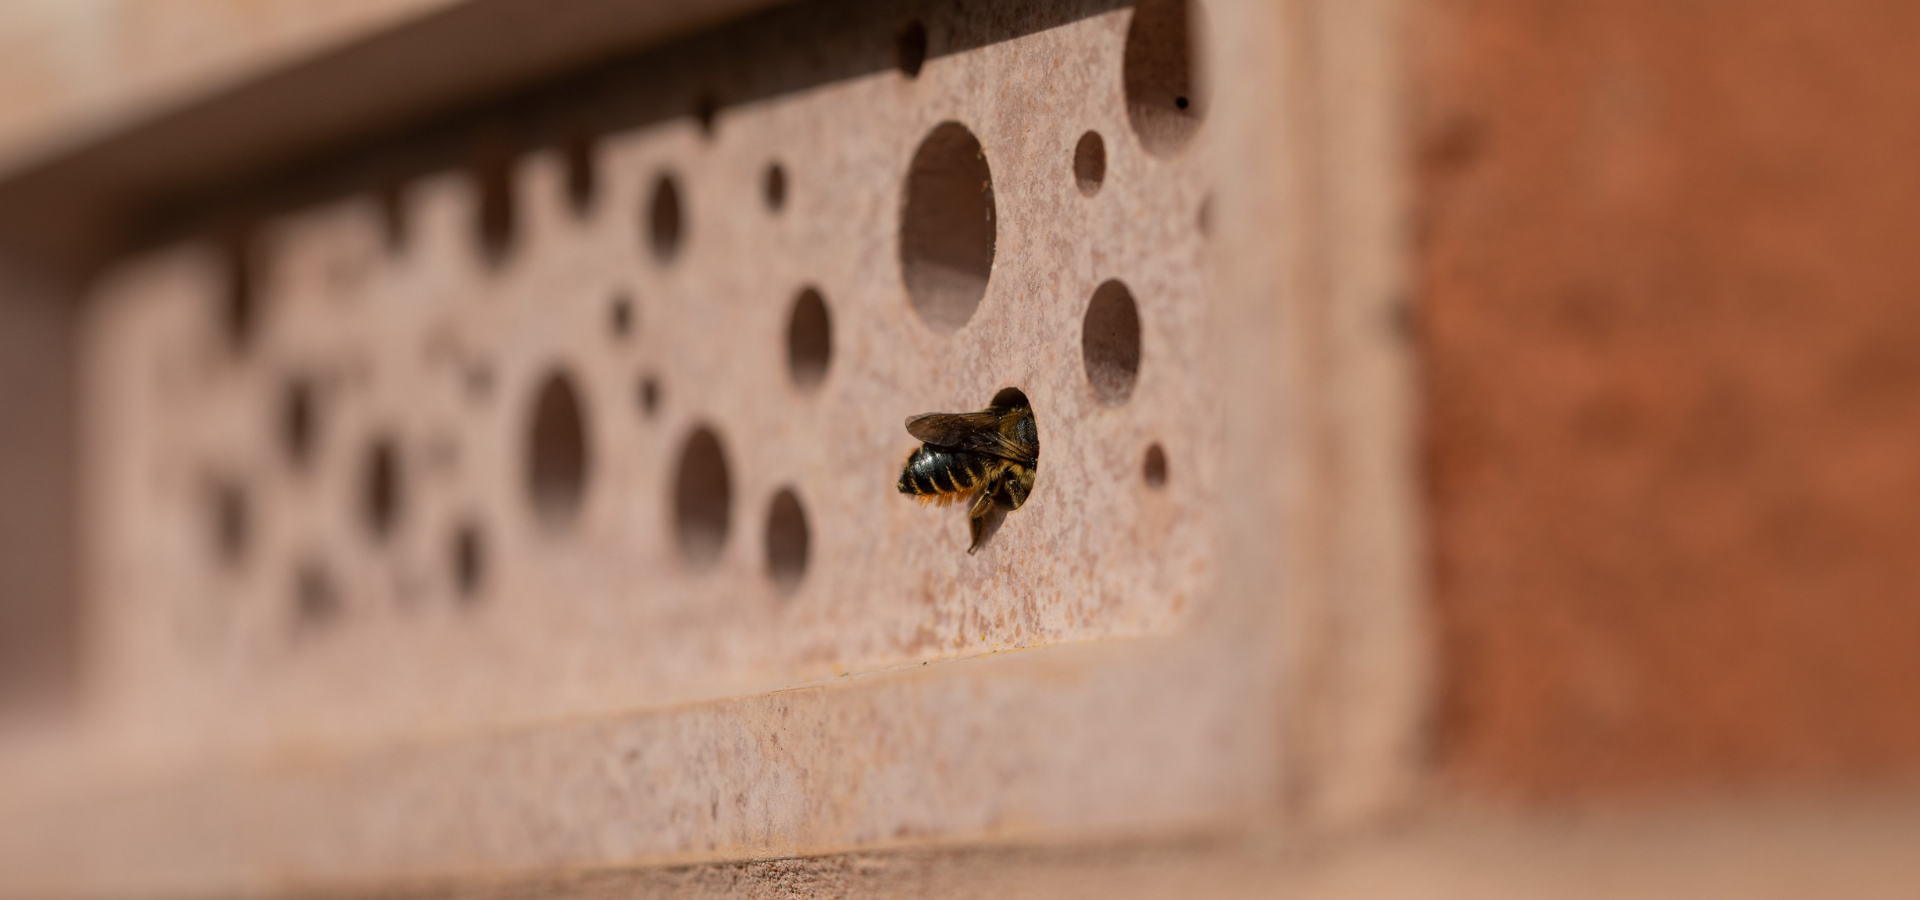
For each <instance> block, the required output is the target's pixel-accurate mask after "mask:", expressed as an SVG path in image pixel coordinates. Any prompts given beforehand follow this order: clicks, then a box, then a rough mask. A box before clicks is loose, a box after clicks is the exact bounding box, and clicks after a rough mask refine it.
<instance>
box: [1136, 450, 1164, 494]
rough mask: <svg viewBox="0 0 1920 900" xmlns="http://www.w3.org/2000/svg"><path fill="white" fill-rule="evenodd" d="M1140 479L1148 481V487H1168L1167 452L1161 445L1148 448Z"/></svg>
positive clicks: (1141, 466) (1142, 462) (1141, 467)
mask: <svg viewBox="0 0 1920 900" xmlns="http://www.w3.org/2000/svg"><path fill="white" fill-rule="evenodd" d="M1140 477H1141V478H1143V479H1145V480H1146V482H1147V487H1150V488H1163V487H1166V486H1167V451H1165V450H1162V449H1161V448H1160V445H1159V444H1154V445H1153V446H1150V447H1148V448H1147V455H1146V458H1145V459H1144V460H1142V461H1141V463H1140Z"/></svg>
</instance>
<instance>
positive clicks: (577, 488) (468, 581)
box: [218, 0, 1206, 619]
mask: <svg viewBox="0 0 1920 900" xmlns="http://www.w3.org/2000/svg"><path fill="white" fill-rule="evenodd" d="M1188 16H1189V11H1188V9H1187V8H1186V4H1185V3H1184V2H1180V0H1149V2H1147V3H1143V4H1142V5H1141V7H1140V8H1139V9H1137V10H1136V12H1135V15H1134V20H1133V23H1132V25H1131V27H1130V28H1129V32H1128V38H1127V45H1126V58H1125V63H1124V66H1123V73H1124V80H1125V87H1126V95H1127V100H1128V115H1129V120H1130V122H1131V123H1132V125H1133V126H1134V130H1135V132H1136V134H1137V136H1138V137H1139V139H1140V142H1141V145H1142V146H1143V147H1144V148H1145V149H1147V150H1148V151H1149V152H1150V153H1153V154H1155V155H1166V154H1168V153H1171V152H1173V151H1175V150H1177V149H1179V147H1180V146H1181V145H1183V144H1184V143H1185V142H1186V140H1187V138H1188V137H1190V136H1191V134H1192V132H1193V131H1194V129H1195V128H1196V127H1197V125H1198V122H1199V119H1200V113H1201V104H1200V103H1199V102H1198V100H1199V97H1198V95H1197V93H1196V92H1195V91H1194V82H1193V79H1192V76H1191V72H1190V59H1189V57H1190V50H1189V43H1188V37H1187V33H1186V27H1187V19H1188ZM926 45H927V35H926V31H925V28H924V26H922V25H921V24H920V23H918V22H917V21H916V22H913V23H910V24H909V25H908V26H907V28H905V29H904V30H903V31H902V32H901V33H900V35H899V38H898V40H897V43H896V47H897V52H898V61H899V64H900V69H901V71H902V72H903V73H904V74H906V75H907V76H908V77H917V75H918V74H919V71H920V68H921V66H922V65H923V63H924V61H925V56H926V49H927V47H926ZM701 109H702V115H701V117H700V118H701V121H702V125H703V127H704V128H705V129H707V130H709V131H710V130H711V126H712V118H713V115H714V113H715V111H716V109H717V106H716V105H715V104H713V103H712V102H711V101H710V100H709V101H707V102H704V103H702V104H701ZM567 159H568V163H569V165H568V181H567V187H568V191H569V194H570V197H571V200H572V202H573V205H574V206H575V208H576V210H578V211H582V212H584V211H585V210H587V209H589V208H591V206H592V205H593V203H594V199H595V187H596V184H597V177H596V173H595V170H594V166H593V147H592V143H591V141H590V140H585V139H582V140H578V141H574V142H572V143H570V144H569V146H568V148H567ZM1072 171H1073V176H1074V182H1075V186H1076V187H1077V189H1078V190H1079V192H1080V193H1081V194H1082V195H1084V196H1087V197H1093V196H1094V195H1096V194H1098V193H1099V191H1100V189H1101V186H1102V185H1103V183H1104V180H1105V176H1106V147H1105V142H1104V140H1103V139H1102V138H1101V136H1100V135H1099V133H1097V132H1094V131H1088V132H1086V133H1084V134H1083V135H1082V136H1081V138H1080V139H1079V141H1078V143H1077V144H1076V145H1075V148H1074V153H1073V160H1072ZM509 173H510V170H509V168H508V167H507V166H505V165H493V166H483V167H482V168H481V169H480V171H479V174H478V182H479V187H480V188H481V190H480V195H481V203H480V205H479V209H478V215H477V217H476V225H477V232H478V237H479V242H480V245H481V247H482V249H483V251H484V254H485V256H486V258H487V259H488V260H490V261H491V262H493V263H495V264H499V263H500V262H502V261H504V259H505V258H506V257H507V255H508V251H509V249H510V247H511V243H512V235H513V213H512V205H511V191H510V184H511V179H510V177H509ZM787 192H788V183H787V174H786V171H785V169H784V168H783V167H782V166H781V165H780V164H779V163H778V162H777V161H776V162H774V163H770V164H769V165H768V166H767V168H766V169H765V170H764V173H763V176H762V183H761V194H762V198H763V200H764V202H765V204H766V206H767V208H768V209H769V210H771V211H774V212H776V213H777V212H779V211H780V210H782V209H783V208H784V207H785V205H786V201H787ZM683 205H684V204H683V200H682V197H681V191H680V187H679V184H678V182H677V180H676V179H675V178H674V176H673V175H672V174H670V173H663V174H662V175H660V176H658V177H657V178H656V181H655V183H654V186H653V189H652V191H651V195H650V198H649V200H648V203H647V207H646V215H645V222H646V232H647V244H648V246H649V248H650V250H651V252H652V255H653V256H654V258H655V259H656V260H657V261H659V262H660V263H662V264H665V263H669V262H671V261H672V260H673V259H674V258H675V257H676V256H678V254H679V252H680V248H681V245H682V243H683V241H684V236H685V216H684V212H683ZM390 212H393V213H394V215H393V216H391V219H392V220H393V221H394V222H396V223H397V222H398V220H399V216H398V215H397V204H395V205H393V206H392V207H390ZM1205 213H1206V211H1205V209H1204V208H1203V209H1202V213H1201V221H1202V227H1203V228H1204V226H1205ZM996 225H997V223H996V222H995V211H994V200H993V191H992V175H991V171H990V168H989V166H988V164H987V161H986V156H985V152H984V150H983V149H982V147H981V145H980V143H979V141H978V139H977V138H975V137H974V136H973V134H972V133H971V132H970V131H968V130H967V129H966V128H965V127H964V126H963V125H960V124H959V123H957V122H947V123H943V124H942V125H940V126H938V127H936V128H935V129H934V131H933V132H932V133H930V134H929V135H928V136H927V138H925V139H924V140H923V141H922V143H921V145H920V147H919V148H918V149H917V150H916V152H915V155H914V159H913V161H912V164H911V166H910V168H909V174H908V178H907V185H906V202H905V204H904V206H903V218H902V223H901V230H900V252H901V266H902V276H903V281H904V282H905V284H906V286H907V289H908V296H909V300H910V302H911V304H912V306H913V308H914V309H915V311H916V313H918V314H919V316H920V318H921V319H922V321H923V322H925V323H926V324H927V325H929V326H930V327H932V328H934V329H935V330H937V331H942V332H952V331H955V330H958V329H959V328H960V327H962V326H964V325H965V324H966V323H967V321H969V320H970V319H971V318H972V315H973V313H974V311H975V310H976V309H977V307H978V305H979V303H980V301H981V299H982V298H983V297H984V294H985V292H986V286H987V280H988V278H989V277H990V275H991V272H992V264H993V255H994V244H995V235H996V232H997V227H996ZM391 230H392V233H393V234H394V235H396V236H402V237H403V235H404V225H403V224H396V225H395V226H394V227H393V228H392V229H391ZM236 256H237V257H239V258H241V259H244V254H236ZM249 268H250V267H249V266H247V265H245V264H244V263H242V264H239V265H236V266H235V271H234V277H233V279H232V285H233V290H232V292H231V293H232V296H233V297H234V298H238V299H235V300H234V301H233V302H231V303H230V304H229V305H230V309H229V330H230V332H231V333H232V334H233V335H234V336H235V337H236V339H237V340H243V339H244V336H245V334H246V333H247V332H248V331H249V330H250V326H251V322H252V319H253V312H252V303H251V299H250V294H251V278H250V277H249V274H250V273H249V271H248V270H249ZM610 309H611V311H610V316H609V324H610V327H611V329H612V331H613V332H614V333H615V334H616V335H620V336H624V335H625V334H627V333H629V332H630V331H631V330H632V327H633V324H632V318H633V311H632V303H631V301H630V300H628V299H627V298H625V297H620V298H617V299H616V300H615V301H614V303H613V304H612V306H611V308H610ZM787 343H788V362H789V372H790V375H791V377H792V379H793V382H794V384H795V385H796V386H798V387H800V388H802V389H811V388H814V387H817V386H818V385H819V384H820V383H821V382H822V381H823V380H824V378H825V375H826V371H827V367H828V364H829V362H830V360H831V322H830V318H829V313H828V311H827V307H826V303H825V298H824V297H822V296H821V294H820V293H819V291H818V290H817V289H813V288H807V289H804V290H802V292H801V293H800V294H799V295H798V296H797V297H796V299H795V301H794V305H793V308H792V313H791V315H790V317H789V326H788V334H787ZM1082 355H1083V363H1084V365H1085V368H1086V375H1087V379H1088V384H1089V385H1090V387H1091V389H1092V391H1093V394H1094V396H1095V397H1096V398H1097V399H1098V400H1099V401H1100V402H1101V403H1103V404H1106V405H1117V404H1120V403H1123V402H1125V401H1126V400H1127V398H1128V397H1129V395H1130V394H1131V391H1132V388H1133V384H1134V381H1135V380H1136V378H1137V375H1138V369H1139V358H1140V321H1139V314H1138V310H1137V306H1136V303H1135V301H1134V299H1133V297H1132V294H1131V293H1130V292H1129V291H1128V289H1127V288H1126V286H1125V285H1124V284H1122V283H1121V282H1119V281H1108V282H1106V283H1104V284H1102V285H1100V287H1099V288H1098V289H1097V290H1096V291H1095V292H1094V294H1093V296H1092V298H1091V300H1090V302H1089V304H1088V309H1087V314H1086V318H1085V320H1084V322H1083V332H1082ZM639 399H640V403H641V406H642V409H643V410H644V411H646V412H647V413H648V414H652V413H653V412H654V410H655V409H656V408H657V406H658V404H659V385H658V382H657V380H655V379H653V378H651V377H648V378H646V379H643V381H642V382H641V385H640V389H639ZM315 402H316V401H315V398H314V395H313V390H312V387H311V386H310V385H308V384H306V383H305V382H297V383H296V384H295V385H294V386H292V387H291V388H290V389H289V391H288V393H287V395H286V401H285V404H284V408H283V413H282V426H283V430H284V432H285V434H286V435H287V445H288V448H289V455H290V457H291V458H292V459H293V461H294V462H295V464H296V465H305V464H306V462H307V461H308V459H309V458H310V457H311V454H312V450H311V447H312V443H313V440H312V436H313V432H314V429H315V427H316V425H315V416H316V412H315ZM582 420H583V416H582V411H581V409H580V406H579V401H578V396H577V392H576V391H575V389H574V388H573V387H572V385H571V383H570V381H568V380H567V379H566V377H565V376H563V375H560V374H558V373H555V374H552V375H550V376H549V378H548V380H547V382H546V383H545V384H544V385H543V387H542V388H541V391H540V393H539V397H538V399H537V401H536V404H535V413H534V418H533V421H532V423H531V428H530V440H529V457H528V458H529V470H528V477H529V487H530V492H531V496H532V498H533V504H534V507H535V509H536V510H537V511H538V514H539V515H540V517H541V518H543V519H545V520H548V521H549V522H558V521H561V520H564V519H567V518H570V517H571V515H572V513H573V510H574V509H576V508H577V507H578V505H579V503H580V500H581V498H582V495H583V494H584V490H585V481H586V474H587V460H586V456H585V454H586V446H587V445H586V440H585V434H584V427H583V424H582ZM1166 470H1167V464H1166V457H1165V453H1164V451H1163V450H1162V449H1161V448H1160V446H1159V445H1157V444H1155V445H1153V446H1151V447H1149V449H1148V451H1147V453H1146V456H1145V458H1144V461H1143V463H1142V476H1143V478H1144V479H1145V481H1146V482H1147V483H1148V484H1149V485H1151V486H1153V487H1156V488H1158V487H1161V486H1163V485H1164V484H1165V482H1166ZM364 473H365V474H364V477H363V488H364V490H363V506H364V518H365V521H366V522H367V525H368V527H369V530H370V531H371V533H372V534H373V535H374V536H375V537H376V538H379V539H382V540H384V539H385V538H386V537H387V536H388V535H389V534H390V533H391V532H392V531H393V529H394V528H395V526H396V522H397V520H398V515H399V504H400V474H399V453H398V449H397V447H396V446H395V445H394V444H393V443H392V441H391V440H390V439H377V440H376V441H375V442H374V443H373V445H372V446H371V447H370V449H369V451H368V457H367V462H366V463H365V468H364ZM675 484H676V491H675V498H674V521H675V526H676V535H677V539H678V542H679V544H680V549H681V551H682V554H683V556H684V557H685V558H686V559H687V560H688V561H689V562H690V563H693V564H694V565H695V566H696V567H705V566H707V565H709V564H711V562H712V561H713V560H715V559H717V558H718V556H719V554H720V550H721V548H722V547H723V546H724V544H725V541H726V536H727V531H728V522H727V515H728V513H727V510H728V509H729V508H730V505H731V504H730V499H731V488H730V484H729V479H728V475H727V469H726V462H725V454H724V451H723V450H722V449H721V446H720V442H719V438H718V435H717V434H715V433H714V432H713V431H712V430H711V429H709V428H706V427H701V428H699V429H696V431H695V432H694V433H693V435H692V436H691V437H690V438H689V439H688V441H687V444H686V445H685V447H684V448H683V450H682V453H681V458H680V462H679V466H678V472H677V474H676V480H675ZM218 521H219V525H218V528H219V534H220V545H221V547H222V552H223V555H226V556H228V557H230V558H237V557H238V556H239V555H240V548H241V547H242V546H243V545H244V532H245V527H246V515H245V505H244V495H241V494H239V493H238V492H237V490H235V489H231V486H229V487H228V488H227V489H223V490H222V492H221V493H220V495H219V501H218ZM766 541H767V547H766V559H767V570H768V574H769V576H770V578H772V580H773V581H774V582H775V583H776V584H777V585H778V586H779V587H780V588H781V589H782V590H783V591H786V592H790V591H792V590H793V589H795V588H796V587H797V586H798V584H799V582H800V580H801V578H802V577H803V576H804V574H805V570H806V560H807V546H808V542H809V535H808V531H807V525H806V516H805V512H804V509H803V508H802V506H801V504H800V502H799V498H798V496H797V495H796V494H794V492H793V491H792V489H791V488H783V489H782V490H781V491H780V492H779V493H778V494H777V495H776V496H775V498H774V499H773V501H772V502H771V504H770V506H769V513H768V517H767V538H766ZM451 557H452V566H451V567H452V570H453V581H454V584H455V585H456V588H457V589H458V592H459V594H460V595H461V596H468V597H470V596H473V595H474V594H475V593H476V592H477V590H478V589H479V586H480V584H481V582H482V576H483V574H484V571H485V547H484V542H483V539H482V537H481V533H480V530H479V528H478V526H477V525H475V524H472V523H468V524H463V525H461V526H459V527H458V528H457V529H456V532H455V535H454V538H453V541H452V553H451ZM296 598H297V600H296V603H297V607H298V609H299V610H300V611H301V614H302V618H315V619H317V618H325V617H327V616H328V615H330V614H331V613H330V611H331V610H332V609H334V608H335V607H336V606H337V599H336V598H335V596H334V592H333V591H332V589H331V587H330V582H329V580H328V579H327V578H326V577H325V570H324V569H323V568H320V567H318V566H316V565H313V564H305V565H302V566H300V567H299V570H298V574H297V576H296Z"/></svg>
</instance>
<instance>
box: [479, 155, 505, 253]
mask: <svg viewBox="0 0 1920 900" xmlns="http://www.w3.org/2000/svg"><path fill="white" fill-rule="evenodd" d="M473 180H474V190H475V192H476V193H477V194H478V195H479V209H478V210H476V215H475V217H474V236H475V238H476V239H477V240H478V242H479V245H480V255H481V257H482V258H483V259H485V260H486V261H487V264H488V265H491V266H500V265H503V264H505V263H506V261H507V258H508V257H509V256H510V255H512V252H513V241H514V231H515V223H514V207H513V160H512V159H511V158H509V157H507V156H505V155H498V156H493V157H489V158H487V159H485V160H482V161H481V162H480V163H479V164H477V165H476V166H475V167H474V172H473Z"/></svg>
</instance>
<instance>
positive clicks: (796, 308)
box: [787, 288, 833, 389]
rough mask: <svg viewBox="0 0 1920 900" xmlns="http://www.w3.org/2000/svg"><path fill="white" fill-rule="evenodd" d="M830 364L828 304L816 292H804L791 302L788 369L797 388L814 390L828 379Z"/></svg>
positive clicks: (830, 325)
mask: <svg viewBox="0 0 1920 900" xmlns="http://www.w3.org/2000/svg"><path fill="white" fill-rule="evenodd" d="M832 360H833V323H832V320H831V319H830V318H829V317H828V315H827V301H826V299H825V298H823V297H821V296H820V292H819V291H818V290H816V289H814V288H807V289H806V290H804V291H801V292H800V296H798V297H796V298H794V301H793V315H792V316H791V317H790V318H789V319H788V320H787V369H788V371H789V372H791V373H792V374H793V383H794V384H795V385H796V386H798V387H800V388H803V389H806V388H814V387H818V386H819V384H820V382H821V381H823V380H825V378H826V377H827V365H828V363H830V362H832Z"/></svg>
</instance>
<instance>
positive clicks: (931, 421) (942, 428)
mask: <svg viewBox="0 0 1920 900" xmlns="http://www.w3.org/2000/svg"><path fill="white" fill-rule="evenodd" d="M999 428H1000V417H999V416H998V415H995V414H994V413H990V412H971V413H923V414H921V415H917V416H912V417H910V418H908V419H907V433H908V434H910V435H913V437H914V439H915V440H919V441H925V442H927V443H929V444H932V445H934V446H935V447H951V448H954V449H957V450H971V449H974V448H973V447H971V446H969V444H970V443H973V442H977V440H978V438H979V437H980V436H981V435H986V434H994V433H996V432H998V431H999Z"/></svg>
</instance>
